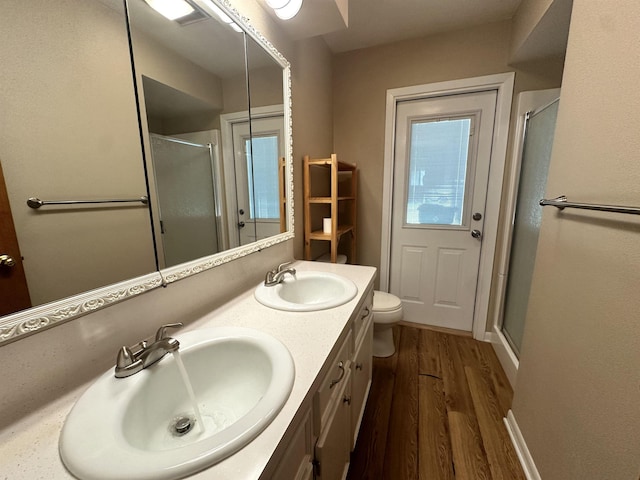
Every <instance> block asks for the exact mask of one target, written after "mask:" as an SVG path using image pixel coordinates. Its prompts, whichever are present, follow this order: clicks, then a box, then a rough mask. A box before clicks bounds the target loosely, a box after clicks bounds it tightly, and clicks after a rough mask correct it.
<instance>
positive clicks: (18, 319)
mask: <svg viewBox="0 0 640 480" xmlns="http://www.w3.org/2000/svg"><path fill="white" fill-rule="evenodd" d="M213 1H214V2H215V3H216V4H217V5H218V6H219V7H220V8H222V9H223V10H224V11H225V13H227V15H229V16H230V17H231V18H232V19H233V20H234V21H235V22H236V23H237V24H238V25H239V26H240V27H241V28H242V29H243V30H244V31H245V33H246V34H247V35H249V36H250V37H251V38H253V39H254V40H255V41H256V42H257V43H258V44H260V45H261V46H262V47H263V48H264V49H265V50H266V51H267V52H269V54H270V55H271V56H272V57H273V58H274V60H275V61H276V62H277V63H278V64H279V65H280V66H281V67H282V69H283V75H282V78H283V90H282V91H283V97H284V98H283V104H284V122H285V132H286V134H287V135H288V141H287V142H286V143H285V159H286V174H287V175H286V178H285V184H286V195H287V209H286V212H287V231H286V232H284V233H280V234H278V235H274V236H272V237H269V238H266V239H264V240H258V241H256V242H253V243H250V244H248V245H245V246H241V247H237V248H233V249H230V250H226V251H224V252H222V253H217V254H214V255H210V256H207V257H202V258H199V259H197V260H193V261H191V262H187V263H183V264H180V265H176V266H175V267H170V268H165V269H163V270H161V271H159V272H153V273H150V274H147V275H143V276H140V277H136V278H133V279H130V280H125V281H122V282H118V283H114V284H112V285H108V286H105V287H102V288H98V289H95V290H90V291H88V292H84V293H81V294H78V295H74V296H72V297H68V298H65V299H62V300H58V301H55V302H51V303H47V304H45V305H40V306H37V307H33V308H30V309H27V310H23V311H20V312H17V313H14V314H11V315H7V316H5V317H2V318H1V319H0V346H3V345H6V344H8V343H11V342H14V341H16V340H19V339H21V338H24V337H26V336H28V335H32V334H34V333H38V332H40V331H42V330H45V329H48V328H51V327H54V326H56V325H60V324H62V323H65V322H67V321H69V320H73V319H75V318H78V317H81V316H83V315H86V314H88V313H91V312H94V311H96V310H100V309H102V308H106V307H108V306H110V305H113V304H115V303H119V302H121V301H124V300H128V299H130V298H133V297H135V296H138V295H141V294H143V293H146V292H148V291H150V290H154V289H156V288H158V287H161V286H166V285H167V284H169V283H173V282H176V281H178V280H181V279H183V278H187V277H190V276H192V275H195V274H197V273H200V272H204V271H206V270H209V269H211V268H214V267H217V266H219V265H222V264H224V263H228V262H231V261H233V260H236V259H238V258H241V257H244V256H246V255H249V254H251V253H254V252H259V251H260V250H263V249H265V248H268V247H271V246H273V245H276V244H278V243H282V242H285V241H287V240H290V239H292V238H293V237H294V223H293V218H294V205H293V135H292V130H293V129H292V121H291V65H290V64H289V62H288V61H287V59H286V58H285V57H284V56H283V55H282V54H281V53H280V52H279V51H278V50H277V49H276V48H275V47H274V46H273V44H272V43H271V42H269V40H267V39H266V38H265V37H264V36H263V35H262V34H261V33H260V32H258V31H257V30H256V29H255V28H254V27H253V26H252V25H251V24H250V22H249V19H248V18H246V17H243V16H242V15H240V13H239V12H238V11H237V10H236V9H235V8H234V7H233V6H232V5H231V3H230V1H229V0H213Z"/></svg>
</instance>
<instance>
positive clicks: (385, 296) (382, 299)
mask: <svg viewBox="0 0 640 480" xmlns="http://www.w3.org/2000/svg"><path fill="white" fill-rule="evenodd" d="M400 320H402V302H401V301H400V299H399V298H398V297H396V296H395V295H392V294H390V293H386V292H379V291H378V290H376V291H375V292H374V294H373V322H374V323H377V324H382V323H395V322H398V321H400Z"/></svg>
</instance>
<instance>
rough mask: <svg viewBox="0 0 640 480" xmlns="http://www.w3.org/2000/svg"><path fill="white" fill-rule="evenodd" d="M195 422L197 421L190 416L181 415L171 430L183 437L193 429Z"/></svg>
mask: <svg viewBox="0 0 640 480" xmlns="http://www.w3.org/2000/svg"><path fill="white" fill-rule="evenodd" d="M194 423H195V421H194V420H193V419H191V418H189V417H180V418H178V419H177V420H176V421H175V422H173V425H172V426H171V428H170V430H171V432H172V433H173V434H174V435H176V436H178V437H181V436H182V435H186V434H187V433H189V432H190V431H191V428H192V427H193V424H194Z"/></svg>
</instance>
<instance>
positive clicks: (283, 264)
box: [275, 261, 293, 273]
mask: <svg viewBox="0 0 640 480" xmlns="http://www.w3.org/2000/svg"><path fill="white" fill-rule="evenodd" d="M292 263H293V261H290V262H284V263H281V264H280V265H278V268H277V269H276V271H275V273H278V272H281V271H282V269H283V268H284V267H288V266H289V265H291V264H292Z"/></svg>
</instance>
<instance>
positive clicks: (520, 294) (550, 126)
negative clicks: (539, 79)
mask: <svg viewBox="0 0 640 480" xmlns="http://www.w3.org/2000/svg"><path fill="white" fill-rule="evenodd" d="M558 103H559V99H556V100H554V101H553V102H551V103H550V104H547V105H545V106H543V107H541V108H538V109H536V110H535V111H533V112H528V113H527V114H526V117H525V127H524V132H525V133H524V144H523V150H522V159H521V165H520V180H519V183H518V194H517V201H516V206H515V215H514V218H513V229H512V237H511V253H510V256H509V263H508V265H509V267H508V270H507V281H506V289H505V296H504V306H503V312H502V333H503V335H504V336H505V338H506V339H507V341H508V343H509V345H510V346H511V348H512V350H513V352H514V353H515V354H516V356H519V354H520V349H521V348H522V337H523V333H524V325H525V317H526V313H527V305H528V303H529V291H530V289H531V279H532V276H533V267H534V264H535V259H536V249H537V246H538V235H539V233H540V222H541V219H542V208H541V207H540V205H539V203H538V202H539V201H540V199H542V198H544V196H545V188H546V185H547V174H548V172H549V161H550V159H551V147H552V145H553V136H554V131H555V124H556V117H557V114H558Z"/></svg>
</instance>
